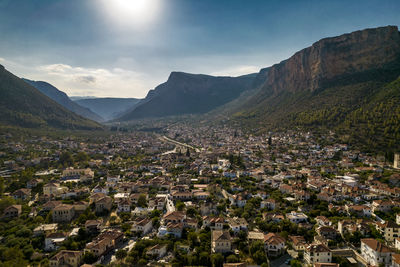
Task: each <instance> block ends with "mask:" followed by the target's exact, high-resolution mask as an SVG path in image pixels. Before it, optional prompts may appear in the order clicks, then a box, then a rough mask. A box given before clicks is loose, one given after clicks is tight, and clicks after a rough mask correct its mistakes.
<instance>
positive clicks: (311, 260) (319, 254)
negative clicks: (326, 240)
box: [304, 244, 332, 265]
mask: <svg viewBox="0 0 400 267" xmlns="http://www.w3.org/2000/svg"><path fill="white" fill-rule="evenodd" d="M304 259H305V261H306V262H307V264H311V265H313V264H315V263H330V262H332V252H331V250H330V249H329V248H328V247H327V246H325V245H323V244H311V245H309V246H308V247H307V248H306V250H305V252H304Z"/></svg>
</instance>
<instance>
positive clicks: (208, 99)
mask: <svg viewBox="0 0 400 267" xmlns="http://www.w3.org/2000/svg"><path fill="white" fill-rule="evenodd" d="M254 78H255V75H246V76H240V77H214V76H209V75H203V74H189V73H183V72H172V73H171V75H170V76H169V78H168V80H167V82H165V83H163V84H161V85H159V86H157V87H156V88H155V89H154V90H150V91H149V93H148V94H147V96H146V98H145V99H143V100H142V101H140V103H138V104H137V105H136V107H135V108H134V109H133V110H131V111H130V112H128V113H126V114H124V115H122V116H121V117H120V118H118V119H117V120H119V121H129V120H134V119H141V118H150V117H153V118H154V117H165V116H171V115H183V114H202V113H206V112H208V111H210V110H213V109H215V108H217V107H219V106H221V105H224V104H226V103H228V102H230V101H232V100H233V99H235V98H237V97H238V96H239V95H240V94H241V93H243V92H244V91H246V90H247V89H249V88H250V86H251V85H252V83H253V80H254Z"/></svg>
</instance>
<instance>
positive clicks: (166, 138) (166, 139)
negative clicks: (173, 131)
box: [161, 136, 200, 153]
mask: <svg viewBox="0 0 400 267" xmlns="http://www.w3.org/2000/svg"><path fill="white" fill-rule="evenodd" d="M161 139H163V140H165V141H167V142H170V143H174V144H176V145H181V146H185V147H188V148H190V149H194V150H195V151H196V152H197V153H199V152H200V149H198V148H196V147H194V146H191V145H188V144H185V143H181V142H178V141H175V140H173V139H171V138H168V137H166V136H162V137H161Z"/></svg>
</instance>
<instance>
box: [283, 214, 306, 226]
mask: <svg viewBox="0 0 400 267" xmlns="http://www.w3.org/2000/svg"><path fill="white" fill-rule="evenodd" d="M286 218H287V219H288V220H289V221H291V222H292V223H302V222H307V219H308V217H307V215H305V214H304V213H302V212H295V211H292V212H291V213H287V214H286Z"/></svg>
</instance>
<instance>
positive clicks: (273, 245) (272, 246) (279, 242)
mask: <svg viewBox="0 0 400 267" xmlns="http://www.w3.org/2000/svg"><path fill="white" fill-rule="evenodd" d="M264 247H265V251H266V252H267V255H268V256H271V257H277V256H280V255H282V254H284V253H285V239H284V238H283V237H281V236H280V235H278V234H276V233H268V234H266V235H264Z"/></svg>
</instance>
